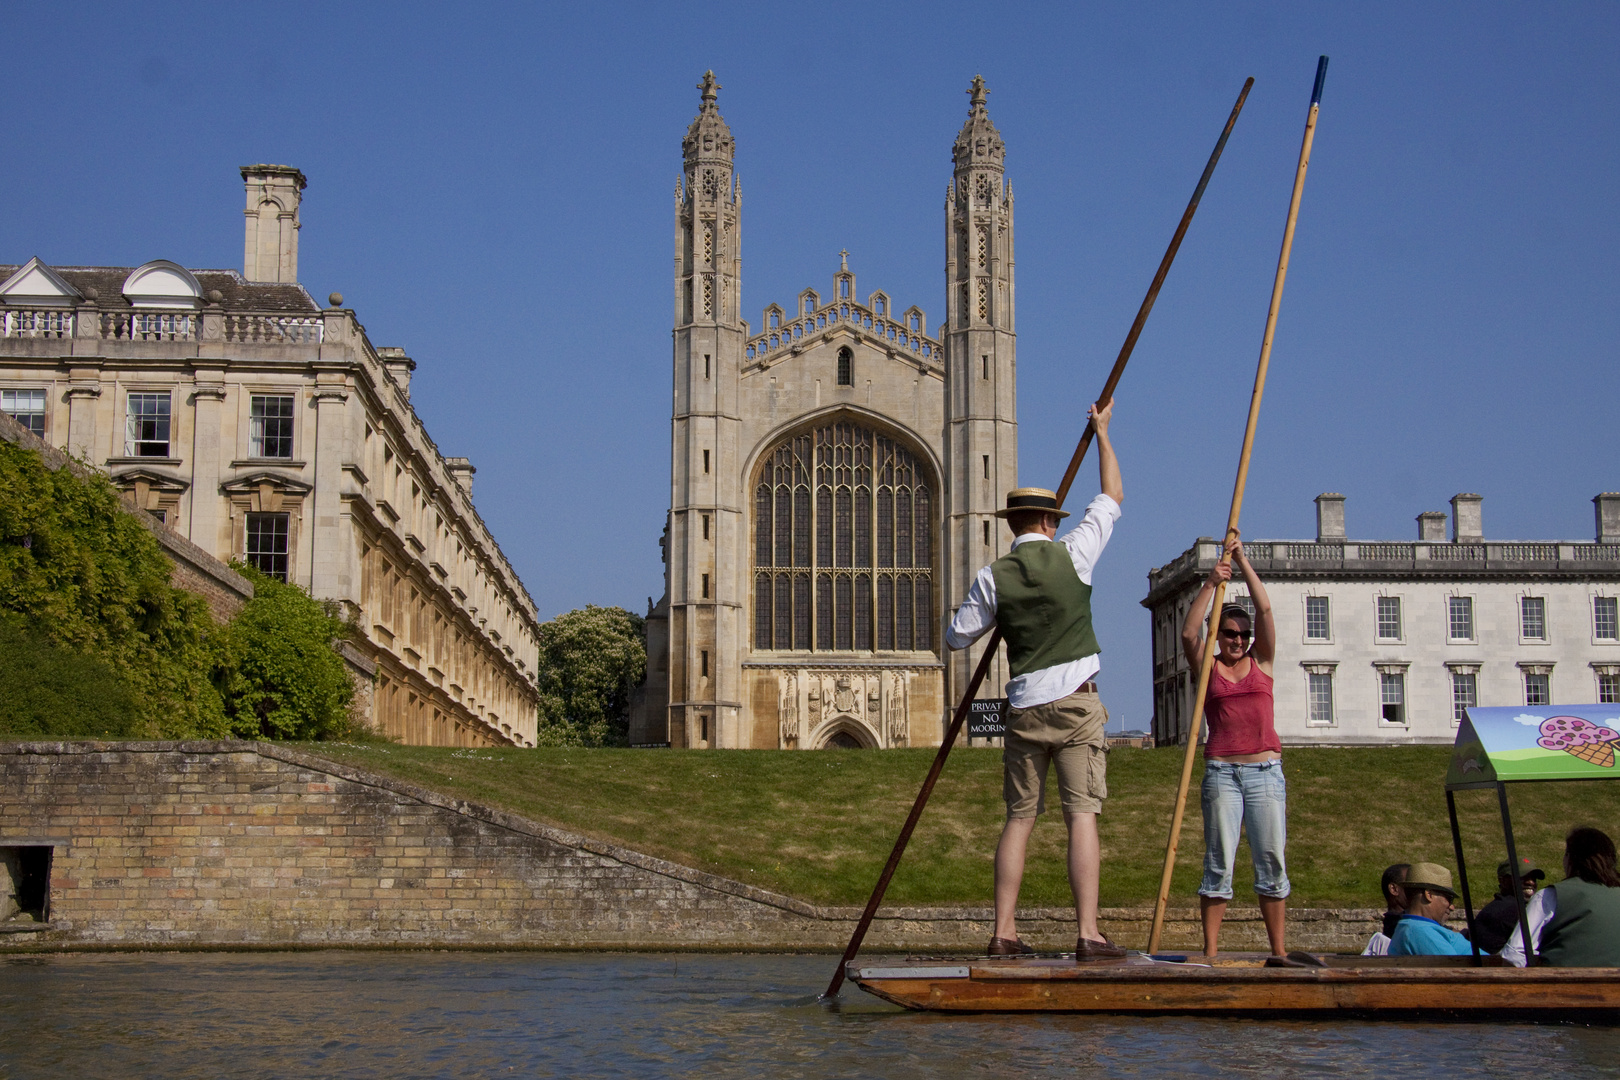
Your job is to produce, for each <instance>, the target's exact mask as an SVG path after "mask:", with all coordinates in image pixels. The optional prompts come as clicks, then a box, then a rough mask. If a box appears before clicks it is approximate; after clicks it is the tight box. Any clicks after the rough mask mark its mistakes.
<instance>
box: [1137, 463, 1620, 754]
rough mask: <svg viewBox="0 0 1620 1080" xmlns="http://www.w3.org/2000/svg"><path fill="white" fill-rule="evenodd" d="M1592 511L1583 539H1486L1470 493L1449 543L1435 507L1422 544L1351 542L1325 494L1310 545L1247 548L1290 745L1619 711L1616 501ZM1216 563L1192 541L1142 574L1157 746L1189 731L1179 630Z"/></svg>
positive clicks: (1442, 734)
mask: <svg viewBox="0 0 1620 1080" xmlns="http://www.w3.org/2000/svg"><path fill="white" fill-rule="evenodd" d="M1593 503H1594V505H1595V507H1596V520H1597V530H1596V537H1595V539H1594V540H1592V541H1500V540H1488V539H1486V537H1485V531H1484V527H1483V512H1482V500H1481V498H1480V497H1479V496H1478V495H1469V494H1463V495H1458V496H1456V497H1455V498H1453V499H1452V500H1451V507H1452V515H1451V522H1452V530H1451V537H1450V539H1447V536H1446V514H1445V512H1444V511H1438V510H1435V511H1429V512H1426V513H1423V514H1419V515H1418V518H1417V521H1418V539H1417V540H1416V541H1415V542H1404V541H1389V540H1377V541H1365V540H1361V541H1358V540H1351V539H1349V538H1348V537H1347V536H1346V534H1345V516H1344V497H1343V496H1342V495H1334V494H1325V495H1320V496H1318V497H1317V499H1316V508H1317V519H1316V520H1317V535H1316V539H1315V540H1255V541H1245V543H1244V548H1245V550H1246V551H1247V553H1248V555H1249V560H1250V562H1251V563H1253V565H1254V568H1255V571H1256V572H1257V573H1258V574H1259V575H1260V579H1261V581H1262V582H1263V583H1264V584H1265V586H1266V591H1267V593H1268V594H1269V595H1270V597H1271V602H1272V611H1273V613H1274V617H1275V619H1276V625H1277V661H1276V669H1275V670H1276V720H1277V733H1278V735H1279V736H1281V737H1282V740H1283V742H1284V743H1287V744H1291V745H1309V744H1313V743H1315V744H1353V743H1392V742H1414V743H1415V742H1436V743H1449V742H1451V741H1452V740H1453V739H1454V738H1455V735H1456V729H1457V724H1458V721H1459V720H1460V719H1461V717H1462V710H1463V709H1465V708H1467V707H1468V706H1470V705H1546V704H1560V703H1562V704H1589V703H1593V702H1600V703H1620V617H1617V610H1616V608H1617V605H1620V494H1615V493H1605V494H1601V495H1598V496H1597V497H1596V498H1594V499H1593ZM1219 556H1220V544H1219V542H1218V541H1216V540H1213V539H1210V538H1208V537H1201V538H1199V540H1198V541H1197V542H1195V543H1194V544H1193V546H1192V547H1190V548H1188V549H1187V550H1186V551H1184V552H1182V554H1181V555H1179V556H1178V557H1177V558H1176V559H1174V560H1173V561H1171V562H1169V563H1167V564H1166V565H1164V566H1161V567H1159V568H1157V569H1155V570H1153V571H1151V572H1150V573H1149V574H1148V595H1147V597H1146V598H1145V599H1144V600H1143V601H1142V605H1143V606H1144V607H1146V608H1148V609H1149V610H1150V611H1151V612H1152V614H1153V690H1154V694H1153V735H1154V737H1155V739H1156V740H1157V741H1158V742H1159V743H1160V744H1163V743H1167V742H1181V741H1183V740H1185V738H1186V732H1187V726H1188V720H1189V718H1190V716H1191V714H1192V709H1193V705H1194V698H1195V697H1196V695H1197V683H1198V672H1197V671H1196V670H1194V669H1191V668H1190V666H1189V665H1188V664H1187V661H1186V659H1185V658H1184V657H1183V656H1182V653H1181V643H1180V635H1181V625H1182V622H1183V620H1184V619H1185V618H1186V615H1187V608H1188V606H1189V605H1190V604H1191V603H1192V600H1193V597H1194V595H1195V594H1196V593H1197V592H1198V589H1199V587H1200V585H1202V583H1203V582H1204V580H1205V579H1206V578H1207V577H1208V576H1209V571H1210V569H1211V568H1212V567H1213V566H1214V565H1215V561H1216V559H1218V558H1219ZM1238 582H1239V583H1238V584H1236V585H1235V586H1234V587H1233V588H1232V590H1231V591H1232V593H1233V594H1234V595H1235V598H1236V599H1238V601H1239V602H1246V601H1247V596H1246V593H1247V590H1246V588H1244V587H1243V586H1242V584H1241V578H1240V579H1238Z"/></svg>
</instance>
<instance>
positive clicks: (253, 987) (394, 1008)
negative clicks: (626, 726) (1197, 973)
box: [0, 952, 1620, 1080]
mask: <svg viewBox="0 0 1620 1080" xmlns="http://www.w3.org/2000/svg"><path fill="white" fill-rule="evenodd" d="M828 960H829V957H827V956H717V955H687V954H585V953H567V954H558V953H476V952H453V953H399V952H347V953H344V952H313V953H171V954H147V955H120V954H108V955H62V956H32V957H19V956H13V957H7V958H3V959H0V1016H4V1017H5V1021H4V1023H0V1076H5V1077H12V1076H16V1077H32V1076H46V1075H50V1076H82V1077H92V1076H118V1077H144V1076H162V1077H165V1078H181V1077H220V1076H231V1077H261V1076H262V1077H278V1078H280V1077H297V1076H331V1077H351V1076H353V1077H372V1076H375V1077H407V1076H410V1077H415V1076H422V1077H438V1076H444V1077H458V1078H459V1077H485V1076H507V1077H510V1076H568V1077H597V1076H602V1077H621V1076H628V1077H667V1076H703V1077H707V1078H719V1080H724V1078H729V1077H749V1078H751V1080H752V1078H757V1077H762V1076H764V1077H771V1078H773V1080H774V1078H776V1077H823V1076H824V1077H867V1076H870V1077H885V1078H891V1080H906V1078H910V1077H934V1076H952V1077H955V1076H974V1075H993V1076H1000V1077H1014V1076H1018V1077H1022V1076H1029V1075H1038V1074H1043V1073H1046V1072H1048V1071H1050V1072H1053V1073H1055V1074H1056V1073H1061V1074H1062V1075H1087V1074H1093V1075H1109V1076H1121V1075H1131V1076H1147V1077H1154V1076H1165V1077H1170V1076H1176V1077H1181V1076H1184V1075H1186V1074H1187V1073H1188V1072H1189V1071H1192V1072H1196V1073H1198V1074H1199V1075H1213V1076H1221V1075H1245V1076H1253V1075H1270V1074H1279V1075H1280V1074H1284V1073H1287V1074H1299V1073H1330V1074H1334V1075H1356V1074H1362V1073H1365V1074H1368V1075H1371V1074H1374V1073H1376V1074H1378V1075H1380V1076H1386V1075H1389V1074H1390V1073H1391V1072H1393V1073H1395V1074H1397V1075H1399V1074H1403V1073H1405V1072H1407V1071H1410V1066H1411V1064H1412V1063H1413V1062H1431V1063H1443V1067H1442V1068H1441V1070H1440V1071H1441V1072H1443V1073H1444V1075H1446V1076H1447V1077H1453V1076H1465V1077H1466V1076H1482V1077H1483V1076H1502V1075H1508V1074H1522V1075H1529V1074H1531V1073H1532V1072H1533V1071H1534V1072H1539V1071H1542V1070H1545V1069H1546V1068H1548V1066H1549V1065H1553V1064H1555V1066H1556V1069H1557V1071H1558V1073H1559V1074H1560V1076H1576V1077H1582V1076H1594V1077H1595V1076H1600V1075H1602V1076H1610V1075H1612V1074H1613V1063H1614V1062H1615V1060H1616V1059H1617V1058H1620V1031H1616V1030H1612V1029H1608V1028H1587V1027H1578V1026H1571V1025H1563V1026H1559V1025H1534V1024H1513V1023H1490V1024H1474V1023H1432V1024H1431V1023H1391V1022H1388V1021H1375V1022H1360V1021H1355V1020H1348V1021H1345V1020H1341V1021H1337V1022H1334V1021H1300V1020H1244V1019H1233V1018H1230V1017H1226V1018H1213V1017H1197V1016H1146V1017H1144V1016H1067V1015H1061V1014H1023V1015H958V1016H944V1015H940V1014H934V1013H921V1012H906V1011H903V1010H901V1009H900V1008H898V1007H896V1006H893V1005H887V1004H884V1003H882V1002H880V1001H877V1000H876V999H874V998H871V997H869V996H867V995H865V994H860V993H851V992H849V991H846V992H845V993H844V995H843V997H842V998H841V999H840V1000H839V1001H838V1002H836V1003H834V1004H832V1005H825V1004H821V1003H818V1002H817V1000H816V994H817V992H818V991H819V990H820V988H821V984H822V983H824V982H825V979H826V972H827V963H828ZM863 962H864V963H866V964H869V965H870V964H876V963H881V962H883V961H882V958H878V957H872V958H868V959H867V960H865V961H863ZM1071 966H1072V965H1071ZM1439 993H1443V991H1439ZM1392 1055H1393V1056H1392Z"/></svg>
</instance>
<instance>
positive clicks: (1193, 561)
mask: <svg viewBox="0 0 1620 1080" xmlns="http://www.w3.org/2000/svg"><path fill="white" fill-rule="evenodd" d="M1243 546H1244V550H1245V551H1246V552H1247V553H1248V556H1249V559H1250V561H1251V562H1253V563H1254V564H1255V566H1256V568H1258V569H1259V570H1260V571H1261V572H1262V573H1265V572H1269V571H1284V570H1293V571H1305V572H1308V573H1313V574H1314V573H1321V572H1324V571H1329V572H1331V571H1334V570H1341V569H1342V570H1343V571H1344V572H1347V573H1348V572H1355V571H1358V570H1359V571H1361V572H1363V573H1366V572H1375V573H1392V572H1410V573H1416V574H1422V573H1424V572H1428V573H1436V572H1438V573H1444V574H1452V573H1456V572H1457V571H1459V570H1470V571H1491V570H1493V569H1507V570H1513V569H1531V568H1532V567H1534V568H1536V569H1541V570H1546V569H1554V570H1563V571H1571V570H1576V569H1579V570H1580V572H1583V573H1588V572H1590V567H1591V564H1603V563H1606V564H1610V565H1613V564H1615V563H1620V544H1594V543H1563V544H1558V543H1523V542H1520V543H1468V544H1456V543H1443V542H1442V543H1416V544H1406V543H1356V542H1351V543H1349V544H1346V545H1339V544H1323V543H1311V542H1309V541H1297V542H1290V541H1286V540H1278V541H1255V542H1251V543H1246V544H1244V545H1243ZM1219 553H1220V546H1219V545H1218V544H1216V543H1214V542H1213V541H1208V540H1205V541H1201V542H1200V543H1198V544H1196V545H1194V546H1193V547H1191V548H1189V549H1187V550H1186V551H1184V552H1182V553H1181V554H1180V555H1178V556H1177V557H1176V558H1175V559H1173V560H1171V561H1170V562H1168V563H1166V564H1165V565H1163V566H1160V567H1157V568H1155V569H1153V570H1151V571H1149V573H1148V586H1149V588H1150V589H1156V588H1158V587H1159V586H1160V585H1161V584H1162V583H1163V582H1166V581H1169V580H1172V579H1174V578H1177V577H1178V576H1179V575H1181V574H1183V573H1186V572H1188V571H1191V573H1192V575H1193V576H1194V577H1195V578H1199V579H1201V578H1202V577H1203V576H1204V574H1205V573H1207V572H1208V569H1209V567H1210V566H1211V565H1212V564H1213V563H1214V561H1215V559H1216V558H1217V557H1218V556H1219ZM1290 563H1291V564H1295V565H1293V566H1284V565H1279V564H1290ZM1436 563H1439V564H1441V565H1439V566H1436V565H1434V564H1436ZM1301 564H1302V565H1301ZM1313 564H1315V565H1313ZM1371 564H1376V565H1371ZM1538 564H1539V565H1538ZM1577 564H1580V565H1579V566H1577Z"/></svg>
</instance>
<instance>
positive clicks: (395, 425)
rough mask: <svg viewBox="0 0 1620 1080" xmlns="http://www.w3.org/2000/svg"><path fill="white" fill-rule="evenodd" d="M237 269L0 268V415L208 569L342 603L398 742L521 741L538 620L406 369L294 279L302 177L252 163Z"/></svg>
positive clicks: (382, 720)
mask: <svg viewBox="0 0 1620 1080" xmlns="http://www.w3.org/2000/svg"><path fill="white" fill-rule="evenodd" d="M242 178H243V180H244V181H245V183H246V195H247V205H246V238H245V243H244V267H243V272H242V273H240V274H238V273H236V272H235V271H233V270H188V269H186V268H185V267H183V266H181V265H179V264H178V263H174V262H170V261H168V260H165V259H158V260H154V261H152V262H149V263H146V264H144V265H142V266H138V267H116V266H49V265H47V264H45V263H44V262H42V261H41V260H39V259H37V258H35V259H32V260H30V261H29V262H28V263H26V264H25V265H21V266H16V265H13V266H0V410H3V411H4V412H6V413H8V414H9V415H11V416H12V417H14V418H16V419H17V420H18V421H20V422H21V423H23V424H24V425H26V426H27V427H28V428H29V429H30V430H31V431H33V432H34V433H35V434H36V435H39V436H41V437H42V438H44V439H45V440H46V441H47V442H49V443H50V444H51V445H52V446H55V447H58V448H61V449H65V450H67V451H68V452H70V453H72V454H74V455H77V456H80V457H83V458H84V459H86V460H87V461H89V462H90V463H91V464H93V465H95V466H97V467H99V468H102V469H104V470H105V471H106V472H107V473H108V474H109V475H110V476H111V477H112V479H113V482H114V483H115V484H117V485H118V486H119V487H121V488H122V489H124V490H125V491H126V492H129V493H130V494H131V495H132V497H133V499H134V501H135V503H136V504H137V505H138V506H139V507H141V508H144V509H146V510H149V511H151V512H152V513H153V514H155V515H157V516H158V517H159V518H160V519H161V520H162V521H163V523H164V524H165V525H167V526H168V527H169V528H170V529H173V530H174V531H176V532H178V533H179V534H180V535H182V536H184V537H186V538H187V539H189V540H190V541H192V542H193V543H195V544H196V545H198V546H199V547H201V548H202V549H203V550H205V551H207V552H208V553H210V554H212V555H215V556H217V557H218V558H221V559H232V558H235V559H243V560H246V561H247V562H249V563H252V564H254V565H255V566H257V567H258V568H259V569H261V570H263V571H264V572H265V573H267V574H270V575H272V576H274V577H278V578H282V579H284V580H287V581H291V582H295V583H297V584H299V585H303V586H305V587H307V588H308V589H309V590H310V592H311V593H312V594H313V595H314V596H316V597H318V598H321V599H331V600H337V601H340V602H341V603H342V605H343V606H344V608H345V610H346V611H347V612H348V613H349V614H350V615H351V616H352V617H353V618H354V620H355V622H356V624H357V625H358V626H359V627H360V629H361V631H362V634H363V641H362V642H361V643H360V645H359V650H360V652H362V653H363V654H364V655H365V657H366V658H367V660H369V661H370V662H371V663H374V664H375V665H376V669H377V683H376V686H375V688H374V689H375V692H374V694H373V695H372V710H373V711H372V717H371V719H372V722H373V724H374V725H375V726H376V727H377V728H379V729H380V730H382V731H384V732H386V733H388V734H390V735H394V736H398V737H400V738H402V739H404V740H405V741H406V742H411V743H427V744H435V743H436V744H452V745H458V744H459V745H494V744H498V745H509V744H511V745H532V744H533V742H534V737H535V720H536V717H535V706H536V695H535V691H534V686H533V683H534V679H535V665H536V662H537V660H538V639H537V634H536V631H537V629H538V624H537V621H536V618H535V609H534V602H533V601H532V600H531V599H530V598H529V595H528V593H527V592H526V591H525V590H524V588H523V584H522V582H520V581H519V580H518V577H517V574H516V573H515V572H513V570H512V567H511V565H510V564H509V563H508V562H507V561H506V557H505V556H504V555H503V554H502V553H501V550H500V547H499V546H498V545H497V544H496V543H495V540H494V538H493V537H492V536H491V535H490V533H489V530H488V529H487V528H486V527H485V526H484V523H483V521H482V520H481V519H480V518H479V516H478V512H477V511H476V510H475V509H474V508H473V502H472V476H473V467H472V465H471V463H469V462H468V461H467V460H466V459H465V458H445V457H443V456H442V455H441V454H440V453H439V450H438V447H437V446H436V445H434V442H433V440H432V439H431V438H429V437H428V434H427V431H426V430H425V429H424V428H423V427H422V421H421V419H420V418H419V417H418V416H417V415H416V411H415V410H414V409H413V408H412V407H411V402H410V376H411V371H412V370H413V369H414V368H415V366H416V364H415V362H414V361H413V360H411V358H410V357H408V356H407V355H406V354H405V352H404V350H402V349H390V348H374V347H373V346H372V344H371V342H370V340H369V339H368V338H367V337H366V332H365V328H364V327H362V326H361V325H360V323H359V322H358V321H357V320H356V318H355V314H354V312H353V311H351V310H348V309H346V308H344V307H342V297H341V296H338V295H337V294H335V293H334V294H333V295H332V297H331V304H330V306H329V307H326V308H324V309H323V308H322V307H321V306H320V305H319V304H317V303H316V302H315V301H314V300H312V299H311V298H310V296H309V294H308V293H307V292H306V291H305V290H304V287H303V286H302V285H300V284H299V283H298V230H299V221H298V210H299V203H300V201H301V198H302V191H303V189H304V186H305V180H304V176H303V174H302V173H300V172H299V171H298V170H297V169H292V168H288V167H286V166H281V165H252V166H245V167H243V169H242Z"/></svg>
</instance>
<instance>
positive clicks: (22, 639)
mask: <svg viewBox="0 0 1620 1080" xmlns="http://www.w3.org/2000/svg"><path fill="white" fill-rule="evenodd" d="M145 728H146V719H145V715H144V713H143V711H142V707H141V700H140V697H139V696H138V695H137V693H136V691H135V689H134V687H132V686H131V685H130V684H129V682H128V681H126V680H125V679H124V677H123V676H122V675H120V674H119V673H118V671H116V670H115V669H114V668H113V666H112V665H111V664H109V663H107V662H106V661H105V660H101V659H99V658H98V657H94V656H88V655H85V654H83V653H76V652H73V651H72V650H70V649H67V648H64V647H62V646H61V645H57V644H55V643H53V642H52V641H50V640H49V639H48V638H46V637H43V636H41V635H38V634H35V633H31V632H30V631H29V629H28V628H27V626H26V625H25V624H24V623H23V621H22V619H21V618H19V617H17V616H15V615H12V614H11V613H9V612H7V613H4V614H0V736H4V737H6V738H12V739H127V738H131V737H134V736H138V735H140V734H141V733H142V732H143V731H144V730H145Z"/></svg>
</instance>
